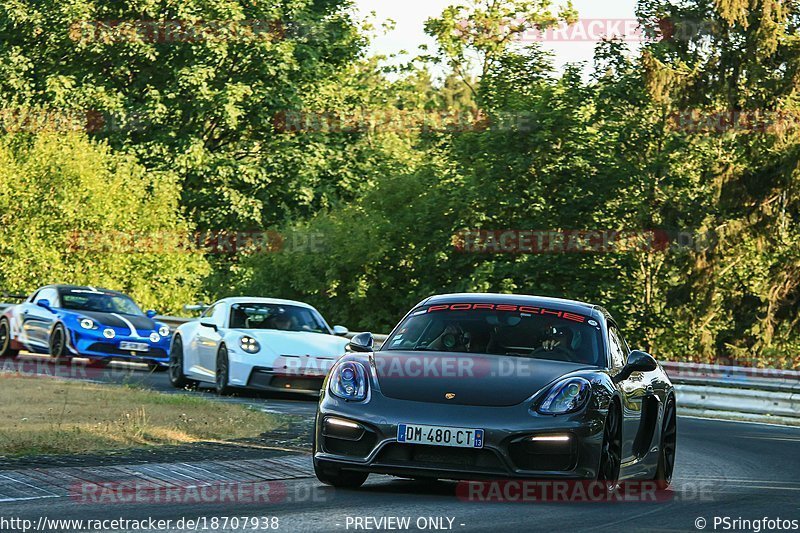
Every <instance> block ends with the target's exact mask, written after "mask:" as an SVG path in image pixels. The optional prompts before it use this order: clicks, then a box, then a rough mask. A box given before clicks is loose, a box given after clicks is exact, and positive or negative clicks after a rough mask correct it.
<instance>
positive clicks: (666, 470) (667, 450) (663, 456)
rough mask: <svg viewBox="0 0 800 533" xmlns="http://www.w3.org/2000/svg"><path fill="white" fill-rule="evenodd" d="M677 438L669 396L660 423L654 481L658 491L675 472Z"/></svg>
mask: <svg viewBox="0 0 800 533" xmlns="http://www.w3.org/2000/svg"><path fill="white" fill-rule="evenodd" d="M677 437H678V420H677V416H676V410H675V398H673V397H672V396H670V397H669V398H668V399H667V403H666V405H665V406H664V417H663V419H662V422H661V446H659V452H658V466H657V467H656V477H655V481H656V483H657V484H658V487H659V488H660V489H665V488H667V487H669V485H670V483H672V472H673V471H674V470H675V449H676V444H677Z"/></svg>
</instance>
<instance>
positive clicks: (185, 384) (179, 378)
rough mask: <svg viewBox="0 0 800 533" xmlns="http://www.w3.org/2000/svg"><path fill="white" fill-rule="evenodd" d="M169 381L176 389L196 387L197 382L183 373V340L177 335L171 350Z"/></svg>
mask: <svg viewBox="0 0 800 533" xmlns="http://www.w3.org/2000/svg"><path fill="white" fill-rule="evenodd" d="M169 382H170V383H171V384H172V386H173V387H175V388H176V389H187V388H194V387H196V386H197V382H196V381H195V380H193V379H189V378H187V377H186V374H184V373H183V340H182V339H181V338H180V337H179V336H176V337H175V340H173V341H172V349H171V350H170V352H169Z"/></svg>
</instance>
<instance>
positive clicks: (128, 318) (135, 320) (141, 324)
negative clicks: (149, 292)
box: [69, 310, 156, 335]
mask: <svg viewBox="0 0 800 533" xmlns="http://www.w3.org/2000/svg"><path fill="white" fill-rule="evenodd" d="M69 312H70V313H75V314H76V315H80V316H85V317H86V318H91V319H92V320H94V321H95V322H96V323H97V324H99V325H102V326H111V327H114V328H121V329H130V327H131V325H132V326H133V327H134V328H135V329H136V332H137V333H139V334H140V335H144V334H145V333H146V334H147V335H149V334H150V332H151V331H153V330H154V329H156V323H155V322H154V321H153V320H152V319H150V318H147V316H145V315H141V316H137V315H122V314H118V313H100V312H97V311H75V310H69Z"/></svg>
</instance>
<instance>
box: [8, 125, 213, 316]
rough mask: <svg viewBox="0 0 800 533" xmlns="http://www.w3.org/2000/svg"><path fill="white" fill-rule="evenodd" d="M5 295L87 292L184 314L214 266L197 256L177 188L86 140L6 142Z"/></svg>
mask: <svg viewBox="0 0 800 533" xmlns="http://www.w3.org/2000/svg"><path fill="white" fill-rule="evenodd" d="M0 185H1V186H0V228H2V238H0V287H2V290H3V291H6V292H18V291H19V292H28V291H31V290H33V289H34V288H36V287H38V286H40V285H43V284H45V283H57V282H61V283H82V284H90V285H97V286H100V287H106V288H109V289H117V290H121V291H124V292H127V293H130V294H131V295H132V296H133V297H134V298H135V299H136V300H137V301H138V302H139V303H140V304H141V305H142V306H144V307H145V308H154V309H157V310H159V311H160V312H164V313H167V312H178V311H179V310H180V309H181V308H182V306H183V304H185V303H188V302H192V301H194V300H195V298H196V297H197V294H198V290H199V289H200V287H201V284H202V281H203V278H204V277H205V276H206V275H207V274H208V265H207V263H206V262H205V260H204V258H203V256H202V254H201V253H197V252H193V247H192V239H191V232H192V226H191V224H189V223H188V222H187V221H185V220H184V219H183V217H182V216H181V215H180V207H179V206H178V203H177V199H178V190H179V185H178V183H177V181H176V179H175V178H174V176H171V175H169V174H163V173H157V172H148V171H147V170H145V168H144V167H142V165H140V164H139V163H137V162H136V160H135V159H134V158H133V157H131V156H125V155H119V154H114V153H113V152H112V151H111V150H110V149H109V148H108V146H106V145H104V144H102V143H96V142H92V141H90V140H88V139H87V138H86V136H85V135H84V134H81V133H69V134H63V133H46V132H45V133H39V134H37V135H13V136H12V135H5V136H3V137H0Z"/></svg>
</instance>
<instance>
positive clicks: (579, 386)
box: [538, 377, 592, 415]
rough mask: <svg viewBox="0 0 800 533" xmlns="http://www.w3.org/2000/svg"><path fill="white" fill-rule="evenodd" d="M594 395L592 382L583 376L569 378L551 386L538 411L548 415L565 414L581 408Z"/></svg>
mask: <svg viewBox="0 0 800 533" xmlns="http://www.w3.org/2000/svg"><path fill="white" fill-rule="evenodd" d="M591 395H592V384H591V383H589V381H587V380H585V379H583V378H577V377H576V378H567V379H563V380H561V381H559V382H558V383H556V384H555V385H553V386H552V387H551V388H550V392H548V393H547V396H545V398H544V400H543V401H542V403H541V404H539V409H538V411H539V412H540V413H543V414H546V415H563V414H567V413H573V412H575V411H578V410H579V409H581V408H582V407H583V406H584V405H586V402H587V401H588V400H589V397H590V396H591Z"/></svg>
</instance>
